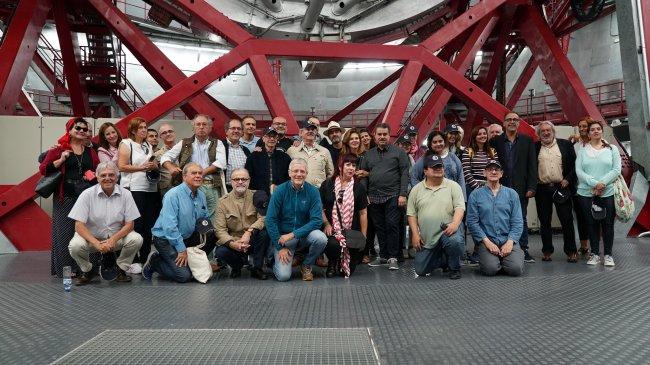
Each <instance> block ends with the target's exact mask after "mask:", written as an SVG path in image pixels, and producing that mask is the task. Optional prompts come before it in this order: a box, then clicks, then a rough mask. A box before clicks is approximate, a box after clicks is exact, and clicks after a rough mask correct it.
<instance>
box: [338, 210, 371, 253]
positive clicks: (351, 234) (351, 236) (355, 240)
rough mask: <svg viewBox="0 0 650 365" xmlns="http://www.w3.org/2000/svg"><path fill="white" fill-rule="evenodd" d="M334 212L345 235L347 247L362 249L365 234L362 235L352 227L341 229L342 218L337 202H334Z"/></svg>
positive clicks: (364, 243)
mask: <svg viewBox="0 0 650 365" xmlns="http://www.w3.org/2000/svg"><path fill="white" fill-rule="evenodd" d="M335 204H336V214H337V215H338V217H339V223H340V224H341V230H342V231H343V236H345V244H346V246H347V247H348V248H353V249H357V250H360V249H363V248H365V247H366V236H364V235H363V233H361V232H360V231H357V230H354V229H343V219H341V208H340V207H339V203H338V202H336V203H335Z"/></svg>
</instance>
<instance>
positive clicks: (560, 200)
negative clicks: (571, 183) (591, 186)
mask: <svg viewBox="0 0 650 365" xmlns="http://www.w3.org/2000/svg"><path fill="white" fill-rule="evenodd" d="M569 198H571V191H569V189H567V188H562V187H558V188H557V189H556V190H555V192H554V193H553V201H554V202H555V203H557V204H564V203H565V202H566V201H567V200H569Z"/></svg>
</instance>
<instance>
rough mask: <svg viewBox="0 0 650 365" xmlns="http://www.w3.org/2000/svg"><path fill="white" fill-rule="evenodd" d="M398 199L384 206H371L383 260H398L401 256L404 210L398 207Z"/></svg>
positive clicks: (383, 204) (395, 198)
mask: <svg viewBox="0 0 650 365" xmlns="http://www.w3.org/2000/svg"><path fill="white" fill-rule="evenodd" d="M397 199H398V197H397V196H395V197H392V198H390V199H388V200H387V201H386V202H384V203H382V204H370V207H369V209H368V210H369V211H370V216H371V217H372V221H373V223H374V225H375V230H376V232H377V238H378V239H379V256H380V257H381V258H383V259H390V258H395V259H396V258H398V257H399V255H400V254H401V251H400V250H401V247H400V242H399V226H400V220H401V219H402V210H401V209H400V208H399V207H398V206H397Z"/></svg>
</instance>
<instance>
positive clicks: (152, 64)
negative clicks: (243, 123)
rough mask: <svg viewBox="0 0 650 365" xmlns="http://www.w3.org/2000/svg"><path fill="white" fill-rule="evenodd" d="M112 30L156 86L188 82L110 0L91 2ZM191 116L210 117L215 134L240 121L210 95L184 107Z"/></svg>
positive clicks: (202, 96) (201, 96) (204, 94)
mask: <svg viewBox="0 0 650 365" xmlns="http://www.w3.org/2000/svg"><path fill="white" fill-rule="evenodd" d="M88 3H90V4H91V5H92V6H93V7H94V8H95V10H97V12H98V13H99V15H100V16H101V17H102V18H103V19H104V21H105V22H106V24H107V25H108V26H109V27H110V28H111V30H112V31H113V32H114V33H115V34H116V35H117V36H118V37H119V38H120V40H121V41H122V42H123V43H124V44H125V45H126V46H127V47H128V48H129V50H130V51H131V53H133V55H134V56H135V57H136V58H137V59H138V61H140V64H142V66H143V67H144V68H145V69H146V70H147V72H149V74H150V75H151V76H152V77H153V78H154V80H156V82H157V83H158V84H159V85H160V86H161V87H162V88H163V89H165V90H169V89H170V88H171V87H172V86H174V85H176V84H178V83H179V82H181V81H183V80H185V79H186V76H185V74H184V73H183V71H181V70H180V69H179V68H178V67H177V66H176V65H175V64H174V63H173V62H172V61H171V60H170V59H169V58H167V56H165V54H164V53H162V51H161V50H160V49H159V48H158V47H157V46H156V45H155V44H153V42H152V41H151V40H150V39H149V38H148V37H147V36H146V35H144V33H142V31H141V30H140V29H138V27H136V26H135V24H133V22H131V21H130V20H129V18H128V17H127V16H126V15H125V14H124V13H122V12H121V11H120V10H119V9H117V8H116V7H115V6H114V5H113V4H112V1H110V0H88ZM181 109H182V110H183V112H184V113H185V115H187V116H188V118H193V117H194V115H196V114H197V113H203V114H208V115H210V116H212V117H213V118H215V123H214V127H215V130H221V129H222V128H217V127H218V125H219V126H221V125H223V123H224V122H225V121H227V120H228V119H230V118H235V117H237V114H235V113H234V112H232V111H231V110H230V109H228V108H226V107H225V106H223V105H221V104H218V103H215V100H214V99H212V98H210V97H209V95H208V94H207V93H201V94H199V95H197V97H196V98H195V99H194V100H190V101H189V102H188V105H183V106H181Z"/></svg>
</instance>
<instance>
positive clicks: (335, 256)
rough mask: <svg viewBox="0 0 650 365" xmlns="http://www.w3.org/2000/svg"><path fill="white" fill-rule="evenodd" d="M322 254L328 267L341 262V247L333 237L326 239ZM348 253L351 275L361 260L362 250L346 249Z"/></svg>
mask: <svg viewBox="0 0 650 365" xmlns="http://www.w3.org/2000/svg"><path fill="white" fill-rule="evenodd" d="M324 252H325V256H327V260H328V262H329V265H331V264H337V265H338V263H339V261H341V245H339V243H338V241H337V240H336V238H334V237H333V236H330V237H327V246H325V251H324ZM348 252H350V273H353V272H354V270H355V269H356V267H357V265H359V264H360V263H361V260H363V250H356V249H354V248H348Z"/></svg>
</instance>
